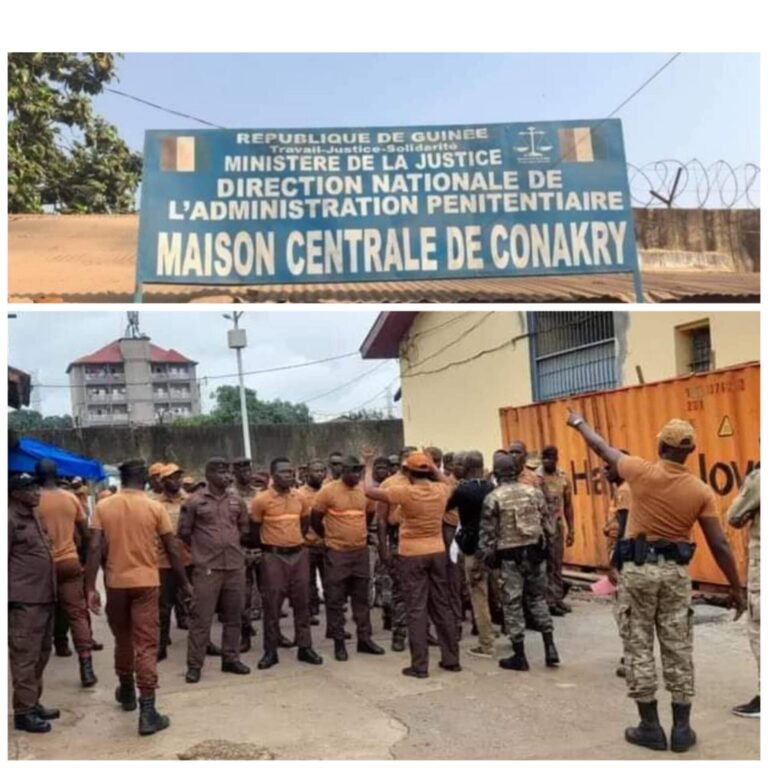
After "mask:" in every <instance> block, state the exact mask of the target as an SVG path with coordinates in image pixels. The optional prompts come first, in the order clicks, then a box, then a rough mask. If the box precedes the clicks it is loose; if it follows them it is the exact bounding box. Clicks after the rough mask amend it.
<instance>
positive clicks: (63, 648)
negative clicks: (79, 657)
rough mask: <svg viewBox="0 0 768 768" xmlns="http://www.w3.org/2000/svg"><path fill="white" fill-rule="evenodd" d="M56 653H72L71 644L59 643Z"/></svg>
mask: <svg viewBox="0 0 768 768" xmlns="http://www.w3.org/2000/svg"><path fill="white" fill-rule="evenodd" d="M56 655H57V656H62V657H67V656H71V655H72V649H71V648H70V647H69V644H67V645H57V646H56Z"/></svg>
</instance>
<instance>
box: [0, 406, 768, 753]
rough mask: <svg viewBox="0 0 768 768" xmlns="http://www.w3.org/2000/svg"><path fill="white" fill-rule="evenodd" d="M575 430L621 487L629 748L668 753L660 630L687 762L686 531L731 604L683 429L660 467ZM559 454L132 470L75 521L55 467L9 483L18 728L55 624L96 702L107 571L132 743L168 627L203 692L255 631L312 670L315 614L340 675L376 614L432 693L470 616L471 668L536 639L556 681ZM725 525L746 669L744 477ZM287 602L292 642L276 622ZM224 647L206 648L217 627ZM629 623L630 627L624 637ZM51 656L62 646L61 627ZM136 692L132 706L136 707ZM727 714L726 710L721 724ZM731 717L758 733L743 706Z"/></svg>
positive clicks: (619, 568) (377, 650)
mask: <svg viewBox="0 0 768 768" xmlns="http://www.w3.org/2000/svg"><path fill="white" fill-rule="evenodd" d="M568 423H569V425H570V426H571V427H573V429H575V430H576V431H578V432H579V433H580V434H581V435H582V436H583V438H584V440H585V442H586V444H587V445H588V446H589V447H590V448H591V449H592V450H593V451H595V452H596V453H597V454H598V455H599V456H600V457H601V458H603V459H604V460H605V462H606V466H605V474H606V477H607V479H608V480H609V481H610V482H612V483H613V485H614V486H615V493H614V494H613V515H612V518H611V520H610V521H609V524H608V525H607V526H606V529H605V533H606V536H608V537H609V539H611V541H612V542H613V546H612V572H611V579H612V581H614V582H615V583H616V584H617V585H618V600H617V603H616V605H617V610H616V616H617V622H618V626H619V633H620V635H621V638H622V641H623V648H624V656H623V659H622V665H621V667H620V669H619V674H621V675H622V676H624V677H626V680H627V685H628V689H629V695H630V696H631V697H633V698H634V699H636V701H637V704H638V710H639V713H640V717H641V721H640V724H639V726H638V727H636V728H628V729H627V730H626V733H625V737H626V739H627V740H628V741H630V742H632V743H634V744H638V745H640V746H644V747H648V748H651V749H666V748H667V738H666V734H665V732H664V729H663V728H662V726H661V724H660V721H659V717H658V712H657V703H656V695H655V694H656V687H657V683H656V669H655V664H654V657H653V644H654V634H656V635H657V636H658V638H659V643H660V646H661V652H662V666H663V671H664V681H665V684H666V687H667V689H668V690H669V691H670V692H671V694H672V710H673V719H674V726H673V729H672V732H671V748H672V749H673V750H675V751H685V750H687V749H689V748H690V747H691V746H692V745H693V744H694V743H695V740H696V736H695V733H694V732H693V730H692V729H691V727H690V709H691V699H692V697H693V662H692V642H693V636H692V621H691V588H690V578H689V577H688V573H687V564H688V562H689V561H690V559H691V558H692V556H693V549H694V545H693V544H692V534H691V529H692V526H693V525H694V523H696V522H698V523H699V524H700V526H701V529H702V531H703V533H704V536H705V539H706V541H707V543H708V545H709V548H710V550H711V552H712V554H713V556H714V558H715V560H716V562H717V564H718V565H719V567H720V568H721V570H722V571H723V573H724V574H725V575H726V577H727V578H728V581H729V583H730V585H731V592H730V598H731V601H732V605H733V606H734V607H735V608H736V610H737V617H738V615H739V614H740V613H741V612H742V611H743V610H744V608H745V607H746V604H745V601H744V596H743V594H742V587H741V584H740V583H739V577H738V573H737V570H736V566H735V563H734V560H733V557H732V554H731V551H730V548H729V545H728V541H727V539H726V538H725V536H724V534H723V531H722V529H721V527H720V522H719V518H718V517H717V514H716V510H715V506H714V496H713V495H712V492H711V490H710V489H709V488H708V487H707V486H706V485H705V484H704V483H701V482H700V481H699V480H698V479H697V478H696V477H695V476H694V475H692V474H691V473H689V472H688V471H686V470H685V468H684V466H683V465H684V463H685V460H686V458H687V457H688V456H689V455H690V454H691V453H692V452H693V450H694V448H695V435H694V432H693V428H692V427H691V425H690V424H687V423H686V422H682V421H678V420H673V421H672V422H670V423H668V424H667V425H665V426H664V427H663V429H662V430H661V432H660V433H659V438H658V445H659V461H657V462H655V463H654V462H650V461H647V460H645V459H642V458H640V457H635V456H630V455H628V454H626V453H625V452H623V451H620V450H617V449H616V448H614V447H611V446H609V445H608V444H607V443H606V442H605V441H604V440H603V439H602V438H601V437H600V436H599V435H598V434H597V433H596V432H595V431H594V430H592V429H591V428H590V427H589V425H588V424H587V423H586V422H585V421H584V419H583V418H582V417H581V416H579V415H578V414H575V413H572V414H571V416H570V417H569V422H568ZM558 458H559V457H558V451H557V448H556V447H555V446H552V445H550V446H545V447H543V448H542V449H541V451H540V452H539V455H538V457H536V460H535V461H532V457H531V455H530V454H529V452H528V448H527V446H526V445H525V443H523V442H522V441H519V440H516V441H513V442H512V443H511V444H510V445H509V446H508V448H507V449H504V450H499V451H497V452H496V453H495V454H494V456H493V464H492V468H491V470H490V471H489V470H488V469H487V468H486V466H485V465H484V461H483V456H482V454H481V453H480V452H479V451H474V450H472V451H461V452H454V453H446V454H443V453H442V451H440V450H439V449H438V448H433V447H431V448H426V449H423V450H419V449H417V448H416V447H406V448H403V449H402V450H401V451H400V452H399V454H397V455H391V456H377V455H376V453H375V452H374V451H373V450H371V449H368V448H364V449H363V450H362V455H361V457H360V458H358V457H356V456H345V455H343V454H341V453H332V454H331V455H330V456H329V457H328V458H327V460H320V459H314V460H312V461H310V462H309V463H307V464H304V465H300V466H298V467H296V466H295V465H294V464H293V462H292V461H291V460H289V459H288V458H286V457H276V458H274V459H273V460H272V461H271V463H270V466H269V470H268V471H255V470H254V468H253V466H252V463H251V461H250V459H248V458H240V459H235V460H229V459H226V458H221V457H213V458H211V459H209V461H208V462H207V464H206V467H205V478H204V480H200V481H196V480H195V479H194V478H193V477H191V476H185V473H184V471H183V469H182V468H181V467H179V466H178V465H176V464H173V463H170V464H164V463H155V464H152V465H151V466H150V467H147V465H146V463H145V462H144V461H143V460H138V459H136V460H129V461H125V462H123V463H122V464H121V465H120V479H121V487H120V489H119V491H116V492H115V489H110V490H108V491H105V492H102V493H101V494H99V499H98V501H97V503H96V505H95V508H94V510H93V512H92V513H90V514H89V512H88V508H87V505H86V504H85V502H84V499H83V496H82V494H81V495H80V496H78V495H77V494H76V493H73V492H72V490H71V489H65V488H63V487H60V486H61V485H63V484H64V482H63V479H62V478H57V471H56V465H55V464H54V463H53V462H50V461H41V462H40V463H39V464H38V467H37V472H36V473H35V474H16V475H12V476H11V477H10V479H9V495H10V499H9V649H10V656H11V674H12V681H13V708H14V715H15V727H16V728H17V729H20V730H24V731H28V732H33V733H44V732H48V731H50V729H51V724H50V721H51V720H53V719H56V718H57V717H58V714H59V713H58V710H55V709H48V708H46V707H44V706H43V705H42V703H41V696H42V689H43V673H44V669H45V666H46V664H47V661H48V657H49V655H50V652H51V649H52V646H53V637H54V624H55V623H56V622H55V615H56V609H57V606H58V609H59V612H60V613H61V614H62V616H63V617H65V618H64V619H62V621H61V622H60V623H61V624H62V626H63V627H64V631H66V627H67V626H68V627H69V628H70V629H71V634H72V638H73V643H74V647H75V651H76V653H77V657H78V662H79V667H80V680H81V684H82V685H83V686H84V687H90V686H93V685H96V684H97V682H98V681H97V679H96V676H95V674H94V671H93V665H92V652H93V651H94V650H95V648H98V647H99V645H98V644H97V643H95V642H94V639H93V636H92V632H91V626H90V619H89V609H90V611H91V612H93V613H96V614H98V613H100V612H101V596H100V593H99V591H98V589H97V575H98V571H99V569H103V571H104V584H105V590H106V616H107V621H108V624H109V627H110V630H111V632H112V634H113V636H114V642H115V652H114V666H115V673H116V676H117V679H118V685H117V688H116V690H115V699H116V701H117V703H118V704H119V705H120V706H121V707H122V708H123V709H124V710H126V711H133V710H136V709H137V708H139V726H138V729H139V733H140V734H142V735H149V734H153V733H156V732H157V731H160V730H163V729H164V728H167V727H168V725H169V722H170V721H169V718H168V717H167V716H165V715H162V714H160V713H159V712H158V711H157V709H156V705H155V690H156V688H157V684H158V663H159V662H162V660H163V659H165V658H166V657H167V652H168V651H167V649H168V645H169V644H170V642H171V637H170V628H171V619H172V616H173V615H174V614H175V621H176V625H177V627H178V628H179V629H184V630H186V631H187V652H186V677H185V679H186V681H187V683H189V684H195V683H197V682H199V680H200V679H201V676H202V673H203V668H204V665H205V662H206V658H208V657H220V659H221V667H220V669H221V672H223V673H231V674H237V675H248V674H250V673H251V669H250V668H249V667H248V666H247V665H246V664H245V663H243V661H242V660H241V655H242V654H244V653H246V652H247V651H248V650H250V648H251V643H252V638H253V636H254V634H255V629H254V628H253V622H254V621H255V620H257V619H259V618H260V619H261V621H262V625H263V631H262V642H263V654H262V656H261V658H260V660H259V662H258V664H257V666H258V669H259V670H267V669H269V668H270V667H273V666H274V665H276V664H278V663H279V662H280V657H279V653H280V652H281V651H282V650H283V649H288V648H292V647H295V648H296V649H297V651H296V657H297V659H298V661H300V662H303V663H307V664H311V665H321V664H323V661H324V660H323V658H322V657H321V656H320V654H319V653H318V652H317V651H316V650H315V648H314V647H313V638H312V627H313V626H317V625H318V624H319V623H320V622H319V613H320V605H321V595H322V602H323V603H324V606H325V618H326V622H325V623H326V637H327V638H329V639H331V640H333V656H334V659H335V661H337V662H347V661H348V660H349V650H348V647H347V642H348V641H349V640H351V639H352V636H351V634H350V633H349V632H347V629H346V611H347V608H348V607H349V609H350V612H351V616H352V620H353V623H354V625H355V635H356V636H355V640H356V643H355V646H354V648H355V651H356V652H357V653H358V654H368V655H374V656H379V655H382V654H384V653H385V652H386V650H385V648H383V647H381V646H380V645H379V644H377V643H376V642H374V640H373V633H374V631H373V625H372V620H371V609H372V607H374V606H380V607H381V608H382V618H383V628H384V629H385V630H387V631H390V632H391V645H390V648H391V651H393V652H396V653H397V652H404V651H405V650H406V642H407V644H408V648H409V650H410V663H409V664H408V665H407V666H406V667H404V668H403V670H402V672H403V674H404V675H406V676H409V677H414V678H425V677H428V676H429V647H430V646H435V647H438V648H439V655H440V659H439V662H438V666H439V668H440V669H442V670H444V671H446V672H452V673H458V672H461V669H462V667H461V664H460V658H459V641H460V640H461V637H462V630H463V625H464V622H465V619H466V617H467V614H468V613H469V615H470V616H471V619H472V629H473V634H475V633H476V634H477V645H474V644H473V645H472V647H471V648H469V649H468V651H467V652H468V653H469V654H471V655H473V656H475V657H477V658H481V659H493V658H494V657H495V652H494V647H495V639H496V637H497V636H498V631H497V630H496V628H495V625H499V626H500V629H501V631H502V632H504V633H505V634H507V635H508V637H509V639H510V641H511V647H512V654H511V655H509V656H506V657H504V658H501V659H499V661H498V663H499V666H500V667H502V668H503V669H507V670H512V671H519V672H524V671H526V670H528V669H529V662H528V658H527V656H526V651H525V631H526V629H533V630H536V631H538V632H539V633H540V634H541V636H542V640H543V645H544V660H545V664H546V666H548V667H552V668H556V667H557V666H558V665H559V664H560V657H559V652H558V650H557V648H556V646H555V643H554V617H558V616H564V615H565V614H566V613H569V612H570V611H571V607H570V606H569V605H568V604H567V603H565V601H564V598H565V593H566V585H565V583H564V580H563V575H562V569H563V557H564V551H565V549H566V548H567V547H570V546H572V545H573V543H574V540H575V536H576V526H575V521H574V513H573V506H572V503H571V490H570V483H569V480H568V478H567V477H566V475H565V473H564V472H562V470H560V469H559V468H558ZM75 490H78V489H77V488H75ZM730 520H731V523H732V524H733V525H736V526H743V525H746V524H747V523H751V529H752V534H751V544H750V570H749V601H748V605H749V611H750V627H751V629H750V638H751V640H752V647H753V650H754V652H755V654H756V656H757V657H758V663H759V470H757V471H756V473H753V475H750V477H749V478H748V480H747V482H746V483H745V486H744V488H743V489H742V494H741V495H740V497H739V499H737V501H736V502H735V503H734V505H733V507H732V510H731V515H730ZM286 602H287V603H288V604H289V605H290V608H291V613H292V622H293V637H292V638H288V637H286V636H285V635H284V634H283V632H282V630H281V625H280V620H281V618H284V617H286V616H287V615H288V614H287V613H286V612H285V607H286ZM217 615H218V618H219V621H220V623H221V639H220V643H219V644H217V643H215V642H213V638H212V636H211V632H212V628H213V622H214V617H215V616H217ZM630 617H631V620H630ZM57 632H58V635H57V640H56V645H57V649H60V650H62V655H63V651H64V648H65V647H66V644H67V640H66V635H64V638H63V640H62V638H61V630H57ZM137 689H138V696H137ZM736 710H740V711H736ZM736 710H735V711H736V713H737V714H742V715H748V716H754V715H756V714H757V715H759V695H758V696H757V697H756V698H755V699H753V701H752V702H750V704H748V705H744V706H742V707H738V708H736Z"/></svg>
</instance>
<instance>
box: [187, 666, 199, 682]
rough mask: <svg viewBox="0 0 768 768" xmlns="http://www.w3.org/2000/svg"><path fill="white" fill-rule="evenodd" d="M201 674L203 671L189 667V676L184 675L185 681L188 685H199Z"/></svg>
mask: <svg viewBox="0 0 768 768" xmlns="http://www.w3.org/2000/svg"><path fill="white" fill-rule="evenodd" d="M200 674H201V670H199V669H197V668H196V667H188V668H187V674H186V675H184V679H185V680H186V681H187V682H188V683H199V682H200Z"/></svg>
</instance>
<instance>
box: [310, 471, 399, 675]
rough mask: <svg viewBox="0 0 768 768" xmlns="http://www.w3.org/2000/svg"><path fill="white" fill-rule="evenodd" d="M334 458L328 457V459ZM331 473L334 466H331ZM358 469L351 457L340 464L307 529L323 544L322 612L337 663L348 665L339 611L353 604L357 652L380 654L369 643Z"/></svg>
mask: <svg viewBox="0 0 768 768" xmlns="http://www.w3.org/2000/svg"><path fill="white" fill-rule="evenodd" d="M332 458H333V457H332ZM331 467H332V471H333V464H331ZM362 471H363V465H362V464H361V463H360V461H359V460H358V459H357V458H355V457H354V456H347V457H346V458H345V459H342V460H341V474H340V477H339V479H338V480H331V481H330V482H326V484H325V485H324V486H323V487H322V488H321V489H320V491H319V493H318V494H317V496H316V497H315V501H314V504H313V507H312V527H313V528H314V529H315V533H317V535H318V536H320V537H322V538H323V539H324V541H325V546H326V553H325V591H326V592H325V613H326V617H327V623H328V631H329V634H330V636H331V637H332V638H333V644H334V656H335V658H336V660H337V661H347V659H348V658H349V657H348V655H347V649H346V645H345V643H344V606H345V604H346V602H347V599H351V602H352V617H353V619H354V621H355V625H356V627H357V652H358V653H371V654H375V655H380V654H382V653H384V649H383V648H382V647H381V646H379V645H377V644H376V643H374V642H373V640H372V638H371V635H372V634H373V627H372V626H371V612H370V607H369V605H368V590H369V586H370V584H369V583H370V571H369V565H368V525H367V518H368V517H369V516H370V515H371V514H373V513H372V511H371V512H369V511H368V503H367V502H366V499H365V493H364V492H363V489H362V488H361V487H360V475H361V474H362Z"/></svg>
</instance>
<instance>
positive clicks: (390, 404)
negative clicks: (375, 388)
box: [387, 384, 394, 419]
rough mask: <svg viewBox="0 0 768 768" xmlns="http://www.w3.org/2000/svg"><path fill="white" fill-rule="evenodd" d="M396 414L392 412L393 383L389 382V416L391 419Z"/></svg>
mask: <svg viewBox="0 0 768 768" xmlns="http://www.w3.org/2000/svg"><path fill="white" fill-rule="evenodd" d="M393 416H394V414H393V412H392V385H391V384H387V418H388V419H391V418H393Z"/></svg>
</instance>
